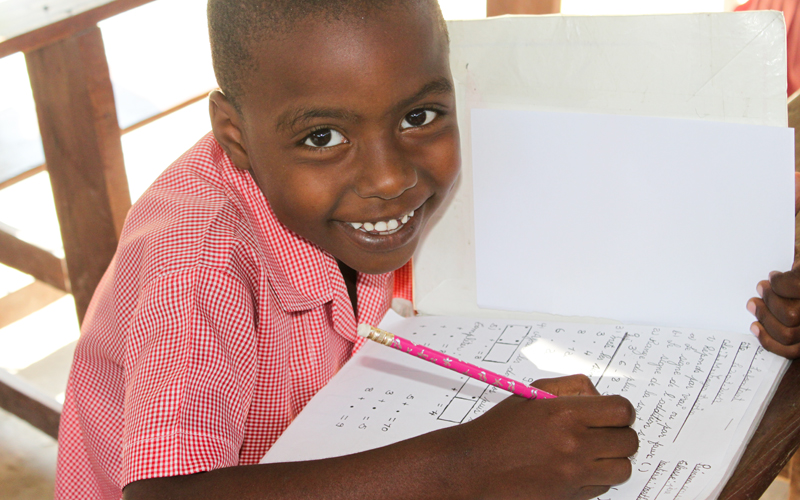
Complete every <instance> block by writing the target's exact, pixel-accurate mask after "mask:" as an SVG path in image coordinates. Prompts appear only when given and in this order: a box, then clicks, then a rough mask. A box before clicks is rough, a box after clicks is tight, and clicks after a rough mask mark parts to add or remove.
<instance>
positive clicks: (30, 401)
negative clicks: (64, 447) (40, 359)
mask: <svg viewBox="0 0 800 500" xmlns="http://www.w3.org/2000/svg"><path fill="white" fill-rule="evenodd" d="M0 408H3V409H5V410H7V411H8V412H10V413H13V414H14V415H16V416H18V417H19V418H21V419H22V420H25V421H26V422H28V423H29V424H31V425H32V426H34V427H36V428H37V429H39V430H41V431H43V432H44V433H45V434H48V435H50V436H52V437H53V438H54V439H58V423H59V421H60V420H61V409H62V405H61V403H59V402H58V401H56V400H55V399H53V398H52V397H50V396H48V395H47V394H45V393H43V392H42V391H40V390H39V389H37V388H36V387H34V386H33V385H31V384H30V383H28V382H26V381H24V380H22V379H21V378H19V377H17V376H14V375H12V374H10V373H8V372H7V371H6V370H3V369H2V368H0Z"/></svg>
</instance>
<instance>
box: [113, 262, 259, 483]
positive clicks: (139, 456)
mask: <svg viewBox="0 0 800 500" xmlns="http://www.w3.org/2000/svg"><path fill="white" fill-rule="evenodd" d="M256 367H257V362H256V342H255V325H254V299H253V294H252V293H251V291H250V290H249V288H248V286H247V285H246V284H245V283H244V282H243V281H242V280H240V279H238V278H236V277H235V276H232V275H231V274H229V273H226V272H224V271H219V270H213V269H204V268H193V269H190V270H181V271H176V272H171V273H166V274H164V275H162V276H159V277H158V278H156V279H154V280H153V281H152V282H150V283H148V284H147V285H146V286H145V287H144V288H143V289H142V292H141V293H140V295H139V299H138V303H137V304H136V312H135V314H134V315H133V319H132V321H131V324H130V328H129V337H128V339H127V341H126V351H125V415H124V417H125V425H124V430H123V436H122V468H123V470H122V471H121V472H122V474H121V477H122V480H123V481H122V484H123V486H124V485H127V484H129V483H131V482H133V481H138V480H140V479H147V478H153V477H167V476H177V475H187V474H194V473H197V472H201V471H207V470H212V469H217V468H221V467H228V466H233V465H237V464H238V462H239V449H240V447H241V445H242V442H243V439H244V427H245V420H246V416H247V413H248V410H249V405H250V401H251V397H252V393H253V387H254V383H255V382H254V381H255V372H256Z"/></svg>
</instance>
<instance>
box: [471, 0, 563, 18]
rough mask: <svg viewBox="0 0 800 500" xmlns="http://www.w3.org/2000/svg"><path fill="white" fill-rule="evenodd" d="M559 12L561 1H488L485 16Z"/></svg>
mask: <svg viewBox="0 0 800 500" xmlns="http://www.w3.org/2000/svg"><path fill="white" fill-rule="evenodd" d="M559 12H561V0H488V1H487V2H486V15H487V16H489V17H492V16H502V15H504V14H558V13H559Z"/></svg>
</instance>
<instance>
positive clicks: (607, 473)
mask: <svg viewBox="0 0 800 500" xmlns="http://www.w3.org/2000/svg"><path fill="white" fill-rule="evenodd" d="M632 471H633V467H632V466H631V461H630V460H629V459H628V458H627V457H623V458H603V459H600V460H595V461H594V463H592V466H591V467H590V468H589V470H587V471H586V476H585V477H584V478H583V479H584V481H585V482H587V483H589V484H592V485H596V486H613V485H615V484H621V483H624V482H625V481H627V480H628V479H630V477H631V472H632Z"/></svg>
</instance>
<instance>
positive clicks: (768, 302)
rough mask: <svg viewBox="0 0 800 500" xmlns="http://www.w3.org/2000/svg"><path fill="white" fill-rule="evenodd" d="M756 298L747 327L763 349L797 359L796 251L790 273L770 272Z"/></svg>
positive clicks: (799, 301) (799, 269)
mask: <svg viewBox="0 0 800 500" xmlns="http://www.w3.org/2000/svg"><path fill="white" fill-rule="evenodd" d="M794 175H795V177H794V183H795V201H794V211H795V215H797V212H798V211H800V173H795V174H794ZM756 290H757V291H758V295H759V297H754V298H752V299H750V300H749V301H747V310H748V311H750V312H751V313H753V315H754V316H755V317H756V318H758V321H756V322H754V323H753V324H752V325H750V331H752V332H753V334H754V335H755V336H757V337H758V340H759V341H760V342H761V345H762V346H764V349H766V350H768V351H771V352H774V353H775V354H778V355H780V356H784V357H786V358H789V359H796V358H799V357H800V260H798V249H797V248H796V249H795V262H794V266H792V270H791V271H788V272H785V273H780V272H772V273H770V275H769V279H768V280H764V281H761V282H759V283H758V285H757V286H756Z"/></svg>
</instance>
